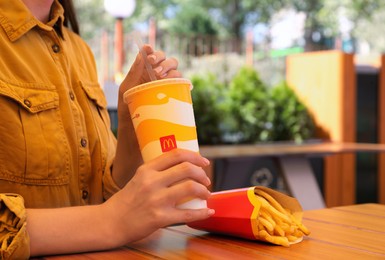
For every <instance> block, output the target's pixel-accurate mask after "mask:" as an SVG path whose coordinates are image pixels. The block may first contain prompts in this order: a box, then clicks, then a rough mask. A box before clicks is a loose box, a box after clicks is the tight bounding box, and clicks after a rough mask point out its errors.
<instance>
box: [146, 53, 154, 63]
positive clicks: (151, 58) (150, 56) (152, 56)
mask: <svg viewBox="0 0 385 260" xmlns="http://www.w3.org/2000/svg"><path fill="white" fill-rule="evenodd" d="M147 58H148V59H150V60H151V61H152V62H155V61H156V56H155V55H153V54H150V55H148V56H147Z"/></svg>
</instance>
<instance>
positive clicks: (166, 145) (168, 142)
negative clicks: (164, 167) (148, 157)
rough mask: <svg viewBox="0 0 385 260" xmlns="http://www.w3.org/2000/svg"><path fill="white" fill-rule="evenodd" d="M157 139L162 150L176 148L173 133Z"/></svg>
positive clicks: (166, 150)
mask: <svg viewBox="0 0 385 260" xmlns="http://www.w3.org/2000/svg"><path fill="white" fill-rule="evenodd" d="M159 141H160V146H161V148H162V152H168V151H171V150H173V149H175V148H177V145H176V139H175V135H168V136H163V137H161V138H160V139H159Z"/></svg>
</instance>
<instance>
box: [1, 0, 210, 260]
mask: <svg viewBox="0 0 385 260" xmlns="http://www.w3.org/2000/svg"><path fill="white" fill-rule="evenodd" d="M69 28H72V30H70V29H69ZM76 33H78V26H77V21H76V16H75V13H74V9H73V6H72V1H68V0H61V1H59V0H15V1H6V0H0V49H1V54H0V111H1V113H0V122H1V125H0V130H1V131H0V192H1V194H0V207H1V212H2V213H1V215H0V225H1V226H0V230H2V231H0V242H1V243H2V247H1V248H2V249H1V250H0V255H2V256H3V257H4V258H27V257H29V256H35V255H44V254H61V253H71V252H83V251H92V250H104V249H110V248H114V247H118V246H122V245H124V244H127V243H130V242H132V241H135V240H138V239H141V238H143V237H145V236H147V235H149V234H151V233H152V232H154V231H155V230H156V229H158V228H160V227H164V226H167V225H170V224H175V223H182V222H188V221H194V220H199V219H203V218H207V217H209V216H211V215H212V214H214V212H213V210H211V209H200V210H181V209H177V208H176V207H175V205H176V203H177V202H178V201H181V200H183V199H184V198H186V197H189V196H192V195H193V196H196V197H199V198H202V199H207V198H208V196H209V195H210V193H209V191H208V190H207V188H206V186H208V185H209V184H210V181H209V179H208V178H207V176H206V175H205V173H204V171H203V170H202V167H204V166H207V165H208V160H207V159H205V158H203V157H201V156H200V155H198V154H196V153H194V152H189V151H185V150H174V151H171V152H168V153H166V154H164V155H162V156H160V157H159V158H156V159H154V160H152V161H150V162H148V163H145V164H142V159H141V156H140V152H139V149H138V144H137V142H136V138H135V135H134V131H133V126H132V123H131V119H130V116H129V111H128V108H127V105H125V104H124V102H123V101H122V94H123V93H124V92H125V91H126V90H127V89H129V88H132V87H134V86H136V85H138V84H141V83H144V82H146V81H148V80H149V79H148V75H147V73H146V71H145V69H144V62H143V60H142V59H141V56H140V55H138V56H137V57H136V60H135V62H134V64H133V66H132V67H131V69H130V71H129V72H128V74H127V76H126V78H125V79H124V81H123V83H122V84H121V86H120V89H119V100H118V120H119V129H118V138H117V140H115V138H114V136H113V134H112V133H111V131H110V129H109V124H110V122H109V118H108V114H107V111H106V101H105V97H104V95H103V92H102V90H101V89H100V86H99V85H98V83H97V75H96V68H95V64H94V58H93V56H92V53H91V51H90V49H89V48H88V46H87V45H86V44H85V43H84V42H83V41H82V40H81V39H80V37H79V36H78V35H77V34H76ZM144 50H145V51H146V52H147V54H148V61H149V62H150V63H151V64H152V66H153V69H154V71H155V72H156V73H157V76H158V78H170V77H180V72H179V71H177V61H176V60H175V59H172V58H166V57H165V55H164V53H163V52H159V51H154V50H153V49H152V48H151V47H150V46H145V47H144ZM10 193H12V194H10ZM13 194H15V195H13ZM75 206H76V207H75ZM2 227H7V228H5V229H2Z"/></svg>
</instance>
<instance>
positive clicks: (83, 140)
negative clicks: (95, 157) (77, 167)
mask: <svg viewBox="0 0 385 260" xmlns="http://www.w3.org/2000/svg"><path fill="white" fill-rule="evenodd" d="M80 145H81V146H82V147H86V146H87V139H85V138H82V139H81V140H80Z"/></svg>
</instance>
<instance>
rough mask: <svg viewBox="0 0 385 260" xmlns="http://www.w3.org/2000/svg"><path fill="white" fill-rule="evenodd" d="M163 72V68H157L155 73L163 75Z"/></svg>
mask: <svg viewBox="0 0 385 260" xmlns="http://www.w3.org/2000/svg"><path fill="white" fill-rule="evenodd" d="M162 70H163V68H162V67H161V66H159V67H156V68H155V69H154V71H155V72H156V73H158V74H159V73H161V72H162Z"/></svg>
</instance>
